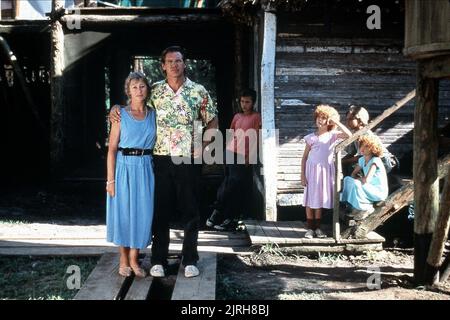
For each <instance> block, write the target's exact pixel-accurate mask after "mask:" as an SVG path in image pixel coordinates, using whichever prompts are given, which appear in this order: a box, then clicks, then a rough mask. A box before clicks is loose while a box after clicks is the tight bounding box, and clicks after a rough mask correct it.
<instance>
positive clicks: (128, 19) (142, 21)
mask: <svg viewBox="0 0 450 320" xmlns="http://www.w3.org/2000/svg"><path fill="white" fill-rule="evenodd" d="M60 20H61V22H62V23H68V24H72V25H73V24H74V23H75V21H79V22H80V23H81V25H82V26H83V27H91V26H124V25H143V26H145V25H152V24H160V23H171V24H174V23H186V22H190V23H213V22H221V21H223V17H222V16H221V15H220V14H183V15H150V16H140V15H131V14H130V15H115V16H105V15H76V14H72V15H65V16H63V17H62V18H61V19H60Z"/></svg>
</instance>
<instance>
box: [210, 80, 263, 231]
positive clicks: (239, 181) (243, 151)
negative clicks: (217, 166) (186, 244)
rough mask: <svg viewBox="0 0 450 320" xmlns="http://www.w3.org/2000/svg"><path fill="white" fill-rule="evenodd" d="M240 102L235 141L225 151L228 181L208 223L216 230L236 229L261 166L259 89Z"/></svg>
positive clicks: (245, 94) (233, 127)
mask: <svg viewBox="0 0 450 320" xmlns="http://www.w3.org/2000/svg"><path fill="white" fill-rule="evenodd" d="M239 102H240V106H241V109H242V112H240V113H237V114H236V115H235V116H234V118H233V120H232V121H231V126H230V129H231V130H230V132H229V133H231V134H232V139H230V141H229V142H228V143H227V147H226V150H225V154H226V158H225V163H226V173H225V179H224V181H223V182H222V184H221V186H220V187H219V190H218V191H217V199H216V201H215V203H214V207H215V209H214V211H213V213H212V214H211V216H210V217H209V218H208V219H207V220H206V225H207V226H208V227H212V228H214V229H216V230H227V229H232V228H235V225H234V223H233V220H234V219H235V218H238V215H239V211H240V210H242V208H243V207H245V201H248V199H249V198H248V197H246V195H248V192H251V190H252V183H253V165H254V164H257V150H258V136H259V129H260V128H261V115H260V114H259V113H258V112H255V111H254V110H253V107H254V105H255V102H256V92H255V90H253V89H245V90H243V91H242V92H241V95H240V99H239ZM246 198H247V200H246Z"/></svg>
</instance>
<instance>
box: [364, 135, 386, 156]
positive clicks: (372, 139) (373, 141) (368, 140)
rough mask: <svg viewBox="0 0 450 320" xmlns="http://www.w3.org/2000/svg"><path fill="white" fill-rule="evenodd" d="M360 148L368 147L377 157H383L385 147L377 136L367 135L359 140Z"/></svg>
mask: <svg viewBox="0 0 450 320" xmlns="http://www.w3.org/2000/svg"><path fill="white" fill-rule="evenodd" d="M358 142H359V147H361V146H362V145H364V146H366V148H368V149H369V150H370V153H372V154H373V155H374V156H375V157H381V156H382V155H383V146H382V145H381V142H380V140H379V139H378V137H377V136H369V135H365V136H362V137H360V138H359V139H358Z"/></svg>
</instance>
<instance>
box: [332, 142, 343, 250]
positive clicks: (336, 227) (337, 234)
mask: <svg viewBox="0 0 450 320" xmlns="http://www.w3.org/2000/svg"><path fill="white" fill-rule="evenodd" d="M335 159H336V161H335V162H336V168H335V179H334V181H335V184H334V195H333V197H334V199H333V238H334V239H335V240H336V241H339V240H340V239H341V225H340V223H339V200H340V192H341V175H342V164H341V152H340V151H338V152H336V153H335Z"/></svg>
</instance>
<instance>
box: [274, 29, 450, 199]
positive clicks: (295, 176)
mask: <svg viewBox="0 0 450 320" xmlns="http://www.w3.org/2000/svg"><path fill="white" fill-rule="evenodd" d="M402 48H403V42H402V40H393V39H344V38H333V39H319V38H302V37H300V36H298V35H295V36H291V35H290V34H286V33H283V34H279V35H278V38H277V55H276V79H275V108H276V127H277V128H278V129H279V146H278V194H284V193H301V192H302V188H301V186H300V164H301V158H302V153H303V150H304V140H303V137H304V136H305V135H306V134H308V133H310V132H312V131H313V130H314V122H313V110H314V108H315V106H316V105H318V104H320V103H326V104H331V105H333V106H335V107H336V108H337V109H338V111H339V112H340V114H341V120H342V121H344V120H345V112H346V111H347V109H348V107H349V106H350V105H351V104H355V105H360V106H364V107H365V108H367V110H368V111H369V113H370V116H371V118H372V119H373V118H375V117H376V116H378V115H379V114H381V113H382V112H383V110H385V109H386V108H388V107H389V106H391V105H393V104H394V103H395V102H396V101H397V100H399V99H401V98H402V97H404V96H405V95H406V94H407V93H408V92H410V91H411V90H413V89H414V88H415V81H416V80H415V74H416V72H415V68H416V64H415V62H414V61H411V60H409V59H407V58H406V57H404V56H403V54H402ZM440 96H441V98H440V101H441V107H440V117H439V118H440V121H441V123H440V125H443V124H444V123H446V122H448V121H449V118H450V85H449V81H441V93H440ZM413 127H414V102H410V103H409V104H408V105H407V106H405V107H404V108H403V109H401V110H400V111H398V112H397V113H395V114H394V115H392V116H391V117H389V118H388V119H386V120H385V121H384V122H383V123H382V124H381V125H379V126H378V127H376V130H375V132H376V133H377V134H378V135H379V136H380V138H381V140H382V142H383V143H384V144H385V145H386V146H387V147H388V149H389V150H390V151H391V152H393V153H394V154H396V155H397V156H398V157H402V155H403V154H405V153H407V152H410V151H411V150H412V130H413Z"/></svg>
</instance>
